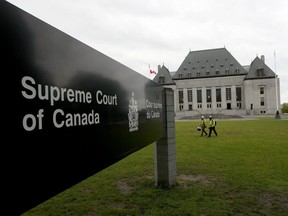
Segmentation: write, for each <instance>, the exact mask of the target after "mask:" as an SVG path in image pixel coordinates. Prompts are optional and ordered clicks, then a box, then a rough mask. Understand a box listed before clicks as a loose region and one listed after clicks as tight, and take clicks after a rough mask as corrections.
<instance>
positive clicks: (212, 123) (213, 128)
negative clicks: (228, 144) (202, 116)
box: [208, 116, 218, 137]
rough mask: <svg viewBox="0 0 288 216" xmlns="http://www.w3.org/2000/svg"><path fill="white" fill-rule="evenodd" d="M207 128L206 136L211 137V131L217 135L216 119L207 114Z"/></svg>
mask: <svg viewBox="0 0 288 216" xmlns="http://www.w3.org/2000/svg"><path fill="white" fill-rule="evenodd" d="M208 128H209V135H208V137H211V133H212V131H213V132H214V134H215V136H217V135H218V134H217V132H216V121H215V120H214V119H213V117H212V116H209V125H208Z"/></svg>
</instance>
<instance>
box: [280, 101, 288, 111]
mask: <svg viewBox="0 0 288 216" xmlns="http://www.w3.org/2000/svg"><path fill="white" fill-rule="evenodd" d="M281 112H282V113H288V103H283V104H282V105H281Z"/></svg>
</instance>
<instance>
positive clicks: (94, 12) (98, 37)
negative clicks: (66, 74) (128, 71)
mask: <svg viewBox="0 0 288 216" xmlns="http://www.w3.org/2000/svg"><path fill="white" fill-rule="evenodd" d="M9 2H11V3H13V4H15V5H16V6H19V7H20V8H23V9H24V10H26V11H27V12H29V13H31V14H33V15H35V16H37V17H38V18H40V19H42V20H44V21H45V22H47V23H49V24H51V25H53V26H55V27H56V28H58V29H60V30H62V31H64V32H66V33H67V34H69V35H71V36H73V37H75V38H77V39H78V40H80V41H82V42H84V43H86V44H87V45H89V46H91V47H93V48H95V49H97V50H98V51H100V52H103V53H104V54H106V55H108V56H110V57H112V58H114V59H115V60H117V61H119V62H121V63H123V64H125V65H126V66H128V67H130V68H132V69H133V70H135V71H137V72H138V73H141V74H143V75H144V76H147V77H148V76H149V73H148V65H149V64H150V65H151V66H153V67H154V69H157V65H158V64H159V65H162V64H163V62H164V64H165V66H167V67H168V68H169V69H170V70H171V71H175V70H177V69H178V67H179V66H180V64H181V63H182V61H183V60H184V58H185V57H186V55H187V54H188V52H189V50H204V49H213V48H219V47H224V46H225V47H226V48H227V49H228V51H230V52H231V54H232V55H233V56H234V57H235V58H236V59H237V60H238V61H239V63H240V64H242V65H247V64H250V63H251V61H252V60H253V59H254V58H255V57H256V56H257V55H258V56H261V55H265V57H266V58H265V59H266V63H267V65H268V66H269V67H270V68H271V69H272V70H275V69H276V72H277V74H278V75H279V77H280V82H281V85H280V86H281V102H282V103H283V102H287V101H288V92H287V89H288V82H287V79H288V78H287V77H288V75H287V74H288V73H287V61H288V53H287V49H288V43H287V38H288V26H287V23H288V13H287V11H288V1H285V0H274V1H270V0H254V1H251V0H242V1H231V0H218V1H214V0H203V1H196V0H181V1H176V0H170V1H164V0H146V1H132V0H116V1H106V0H97V1H93V0H83V1H77V0H62V1H57V0H50V1H37V0H25V1H22V0H10V1H9ZM274 52H276V59H275V58H274ZM275 61H276V67H275Z"/></svg>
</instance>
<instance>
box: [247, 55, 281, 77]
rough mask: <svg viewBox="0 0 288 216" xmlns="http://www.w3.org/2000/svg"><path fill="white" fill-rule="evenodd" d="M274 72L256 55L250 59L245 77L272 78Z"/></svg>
mask: <svg viewBox="0 0 288 216" xmlns="http://www.w3.org/2000/svg"><path fill="white" fill-rule="evenodd" d="M273 77H275V73H274V72H273V71H272V70H271V69H270V68H269V67H268V66H267V65H266V64H265V62H264V61H263V60H261V59H260V58H259V57H258V56H257V57H256V58H255V59H254V60H253V61H252V63H251V65H250V68H249V71H248V74H247V75H246V77H245V79H246V80H247V79H263V78H264V79H265V78H273Z"/></svg>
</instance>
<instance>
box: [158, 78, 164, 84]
mask: <svg viewBox="0 0 288 216" xmlns="http://www.w3.org/2000/svg"><path fill="white" fill-rule="evenodd" d="M158 83H159V84H164V83H165V77H164V76H160V77H159V81H158Z"/></svg>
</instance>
